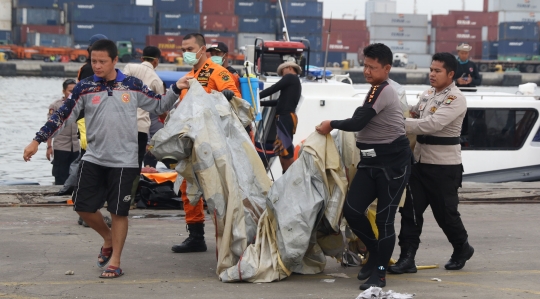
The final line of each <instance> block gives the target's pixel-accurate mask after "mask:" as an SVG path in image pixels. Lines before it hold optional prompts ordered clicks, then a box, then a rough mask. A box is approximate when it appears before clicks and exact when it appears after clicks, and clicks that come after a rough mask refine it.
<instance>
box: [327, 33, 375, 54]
mask: <svg viewBox="0 0 540 299" xmlns="http://www.w3.org/2000/svg"><path fill="white" fill-rule="evenodd" d="M322 40H323V47H322V50H323V51H325V50H326V40H327V35H326V34H325V33H323V35H322ZM367 45H369V31H367V30H365V31H334V30H332V33H331V34H330V43H329V46H328V50H329V51H331V52H349V53H350V52H357V51H358V49H361V48H364V47H366V46H367Z"/></svg>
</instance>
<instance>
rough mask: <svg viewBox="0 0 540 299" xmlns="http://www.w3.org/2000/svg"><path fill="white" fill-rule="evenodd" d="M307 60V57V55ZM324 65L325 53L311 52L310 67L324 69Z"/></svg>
mask: <svg viewBox="0 0 540 299" xmlns="http://www.w3.org/2000/svg"><path fill="white" fill-rule="evenodd" d="M306 59H307V55H306ZM323 64H324V52H310V53H309V65H313V66H318V67H322V66H323Z"/></svg>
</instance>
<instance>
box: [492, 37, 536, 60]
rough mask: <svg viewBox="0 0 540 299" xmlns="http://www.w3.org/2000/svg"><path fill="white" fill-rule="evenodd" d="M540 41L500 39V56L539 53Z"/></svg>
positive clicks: (529, 55) (525, 55) (528, 55)
mask: <svg viewBox="0 0 540 299" xmlns="http://www.w3.org/2000/svg"><path fill="white" fill-rule="evenodd" d="M539 45H540V43H539V42H531V41H499V49H498V55H499V56H524V57H531V56H533V55H538V54H539V52H538V49H539Z"/></svg>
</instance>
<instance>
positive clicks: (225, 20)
mask: <svg viewBox="0 0 540 299" xmlns="http://www.w3.org/2000/svg"><path fill="white" fill-rule="evenodd" d="M201 29H202V30H208V31H219V32H238V17H237V16H224V15H207V14H201Z"/></svg>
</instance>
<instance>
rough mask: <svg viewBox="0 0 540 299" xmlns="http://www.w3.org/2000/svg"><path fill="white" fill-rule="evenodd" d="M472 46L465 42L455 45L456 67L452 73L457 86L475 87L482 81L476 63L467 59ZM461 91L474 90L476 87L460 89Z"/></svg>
mask: <svg viewBox="0 0 540 299" xmlns="http://www.w3.org/2000/svg"><path fill="white" fill-rule="evenodd" d="M471 50H472V47H471V46H470V45H469V44H467V43H462V44H460V45H459V46H457V51H458V58H457V60H458V67H457V70H456V73H455V74H454V81H455V82H456V86H457V87H476V86H478V85H480V84H481V83H482V79H481V78H480V74H479V73H478V68H477V67H476V64H475V63H474V62H472V61H470V60H469V52H470V51H471ZM461 90H462V91H476V89H461Z"/></svg>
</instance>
